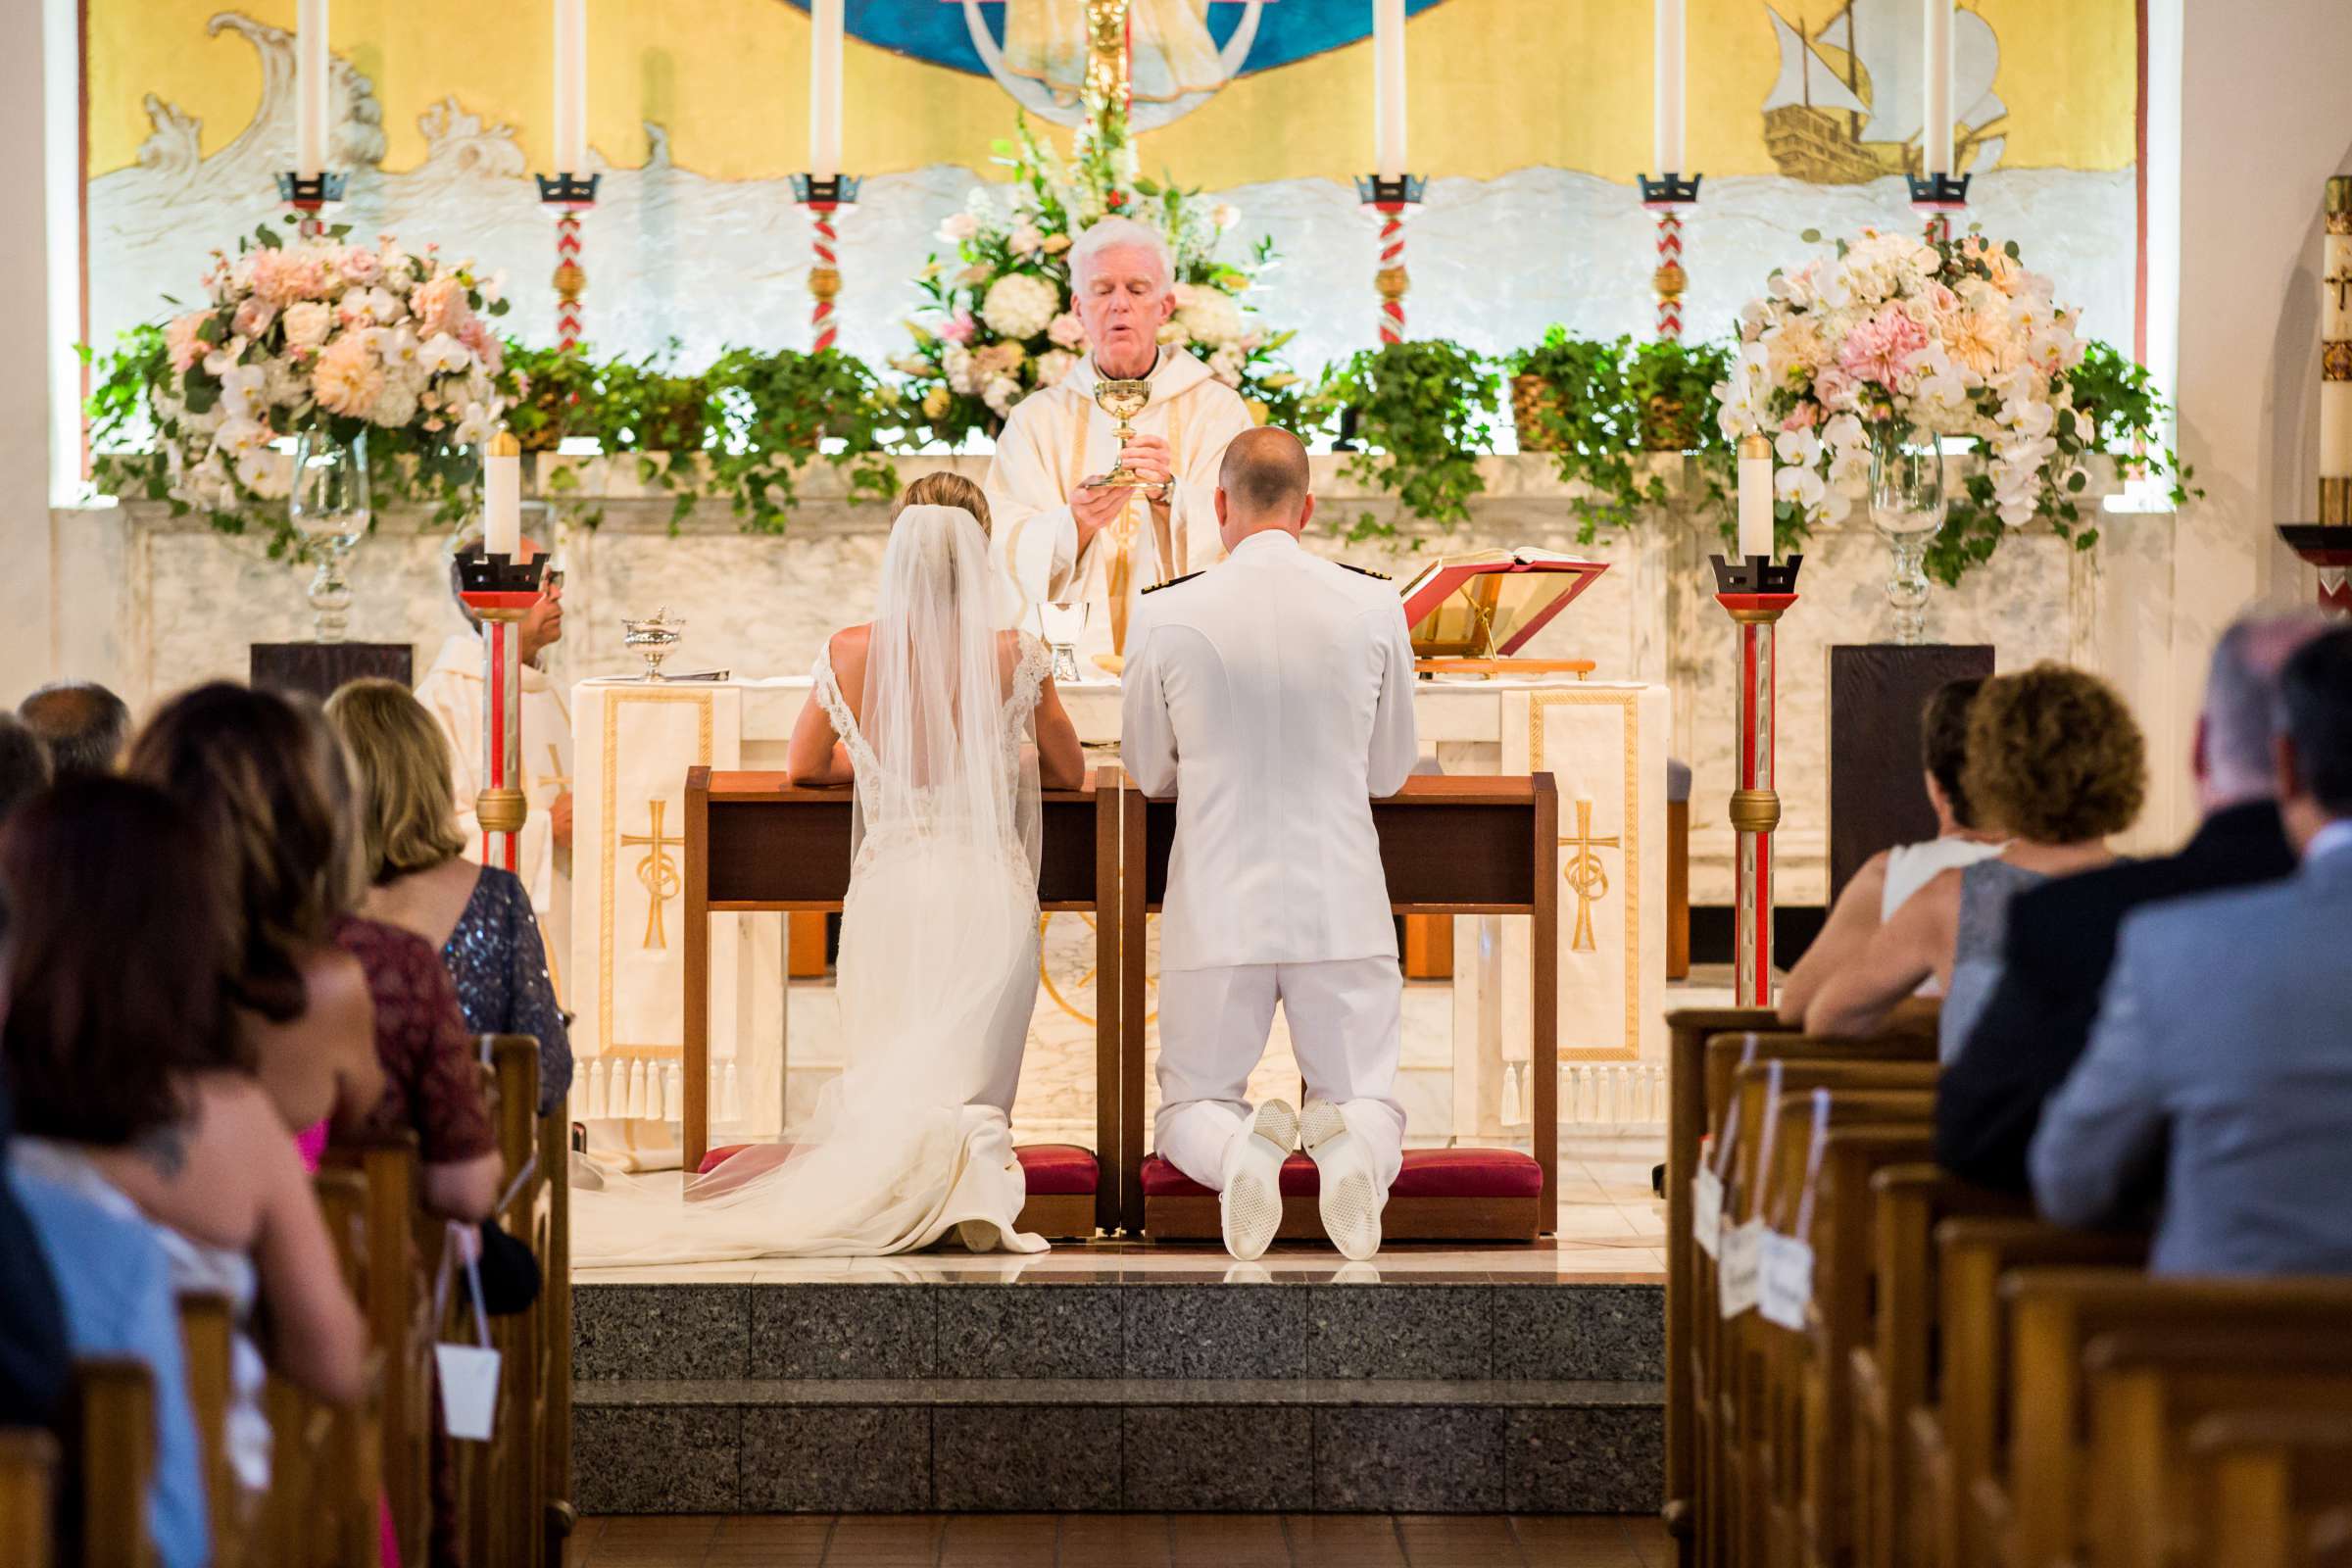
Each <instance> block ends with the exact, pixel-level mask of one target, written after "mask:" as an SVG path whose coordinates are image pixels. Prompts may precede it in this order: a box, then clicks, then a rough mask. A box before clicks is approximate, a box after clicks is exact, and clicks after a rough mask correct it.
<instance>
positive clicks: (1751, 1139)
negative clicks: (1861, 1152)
mask: <svg viewBox="0 0 2352 1568" xmlns="http://www.w3.org/2000/svg"><path fill="white" fill-rule="evenodd" d="M1934 1071H1935V1069H1934V1067H1933V1065H1932V1064H1928V1063H1913V1062H1854V1061H1837V1062H1825V1061H1818V1060H1804V1059H1798V1060H1777V1061H1770V1062H1750V1063H1748V1064H1747V1065H1745V1066H1743V1067H1741V1068H1740V1069H1739V1072H1738V1074H1737V1076H1736V1078H1735V1080H1734V1102H1733V1105H1732V1115H1733V1116H1734V1117H1735V1118H1736V1124H1737V1125H1739V1126H1740V1127H1741V1128H1742V1129H1743V1130H1742V1131H1741V1132H1740V1134H1739V1135H1738V1136H1737V1138H1736V1140H1735V1145H1734V1150H1733V1156H1734V1166H1733V1171H1734V1174H1733V1180H1732V1182H1731V1184H1730V1186H1731V1193H1732V1198H1733V1201H1736V1202H1737V1204H1738V1208H1737V1209H1736V1210H1735V1211H1736V1212H1737V1213H1738V1214H1739V1215H1740V1217H1741V1218H1743V1219H1745V1218H1761V1219H1762V1220H1763V1221H1764V1223H1765V1225H1766V1228H1767V1229H1771V1230H1778V1231H1783V1232H1784V1233H1785V1232H1786V1231H1787V1229H1788V1227H1789V1226H1790V1225H1791V1224H1793V1223H1794V1219H1795V1204H1794V1201H1792V1200H1793V1194H1794V1190H1795V1189H1799V1188H1801V1186H1802V1181H1803V1170H1804V1164H1805V1156H1806V1153H1807V1152H1808V1146H1809V1143H1810V1137H1809V1134H1810V1130H1811V1121H1812V1115H1813V1109H1812V1106H1813V1096H1812V1091H1813V1090H1815V1089H1817V1088H1819V1089H1827V1090H1830V1091H1832V1098H1831V1104H1832V1120H1833V1123H1835V1122H1836V1121H1837V1120H1838V1119H1840V1118H1843V1119H1845V1120H1847V1121H1849V1122H1861V1123H1874V1122H1876V1123H1886V1122H1893V1123H1906V1122H1907V1123H1912V1124H1915V1125H1924V1124H1925V1123H1926V1121H1927V1120H1928V1118H1929V1117H1930V1116H1931V1115H1932V1114H1933V1111H1934V1101H1933V1098H1932V1096H1931V1094H1930V1091H1929V1083H1930V1082H1932V1077H1933V1073H1934ZM1776 1096H1777V1098H1774V1097H1776ZM1767 1129H1769V1132H1768V1131H1767ZM1720 1328H1721V1335H1720V1338H1719V1340H1718V1342H1717V1346H1716V1350H1715V1354H1716V1364H1715V1368H1714V1372H1715V1378H1716V1387H1717V1396H1716V1408H1717V1412H1718V1413H1717V1420H1718V1423H1719V1425H1718V1432H1719V1437H1718V1459H1719V1461H1720V1463H1719V1466H1718V1468H1717V1474H1718V1476H1719V1478H1720V1483H1721V1484H1720V1488H1719V1492H1718V1495H1719V1496H1721V1497H1722V1498H1723V1502H1724V1507H1723V1510H1722V1513H1721V1518H1722V1520H1723V1532H1724V1534H1723V1539H1724V1541H1725V1543H1726V1545H1727V1547H1728V1556H1727V1558H1726V1560H1727V1561H1728V1562H1729V1563H1730V1564H1732V1565H1733V1568H1762V1565H1764V1564H1767V1563H1771V1562H1775V1561H1777V1560H1780V1559H1779V1553H1778V1551H1776V1544H1777V1545H1779V1546H1781V1547H1786V1546H1788V1545H1789V1544H1790V1543H1792V1541H1793V1532H1794V1507H1795V1499H1794V1495H1793V1493H1792V1491H1791V1490H1790V1489H1789V1487H1787V1486H1786V1485H1784V1481H1783V1475H1782V1472H1783V1471H1785V1470H1789V1469H1790V1468H1791V1467H1792V1466H1793V1462H1794V1457H1795V1456H1794V1454H1793V1452H1791V1451H1789V1450H1788V1449H1786V1448H1783V1447H1782V1446H1780V1445H1779V1443H1778V1441H1777V1440H1778V1439H1779V1438H1781V1437H1782V1436H1784V1435H1785V1434H1784V1432H1783V1431H1782V1429H1781V1427H1780V1426H1779V1424H1778V1422H1777V1421H1776V1415H1777V1413H1778V1412H1779V1411H1780V1410H1781V1409H1783V1408H1785V1406H1786V1404H1787V1402H1788V1398H1789V1386H1790V1376H1789V1374H1790V1367H1789V1350H1790V1349H1791V1348H1793V1347H1794V1346H1795V1345H1796V1344H1798V1343H1801V1339H1800V1337H1799V1336H1793V1335H1790V1334H1789V1333H1788V1332H1787V1331H1785V1330H1783V1329H1780V1328H1778V1327H1776V1326H1775V1325H1773V1324H1770V1323H1768V1322H1766V1321H1765V1320H1764V1318H1763V1317H1762V1315H1761V1314H1760V1313H1758V1312H1756V1311H1754V1310H1749V1311H1746V1312H1743V1313H1741V1314H1740V1316H1739V1317H1736V1318H1732V1319H1730V1320H1728V1321H1722V1322H1721V1324H1720ZM1783 1461H1787V1462H1786V1463H1784V1462H1783Z"/></svg>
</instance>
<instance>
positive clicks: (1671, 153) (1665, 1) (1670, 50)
mask: <svg viewBox="0 0 2352 1568" xmlns="http://www.w3.org/2000/svg"><path fill="white" fill-rule="evenodd" d="M1653 52H1654V53H1655V55H1656V59H1657V85H1656V88H1655V89H1654V91H1653V92H1652V93H1651V97H1650V106H1651V107H1650V115H1651V125H1650V149H1651V156H1652V161H1653V162H1654V163H1655V164H1656V165H1657V168H1656V169H1655V170H1653V171H1652V172H1653V173H1658V174H1679V173H1681V172H1684V169H1685V167H1686V166H1685V162H1684V158H1683V150H1684V149H1683V0H1657V25H1656V28H1655V47H1654V51H1653Z"/></svg>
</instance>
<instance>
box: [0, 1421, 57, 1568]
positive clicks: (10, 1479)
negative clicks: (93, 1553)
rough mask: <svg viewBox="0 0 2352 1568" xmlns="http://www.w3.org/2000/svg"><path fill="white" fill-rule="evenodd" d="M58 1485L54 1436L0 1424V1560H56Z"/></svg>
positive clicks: (31, 1566)
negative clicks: (4, 1426)
mask: <svg viewBox="0 0 2352 1568" xmlns="http://www.w3.org/2000/svg"><path fill="white" fill-rule="evenodd" d="M57 1484H58V1451H57V1439H55V1438H53V1437H51V1436H50V1435H49V1434H48V1433H46V1432H42V1431H39V1430H37V1429H34V1428H30V1427H6V1428H0V1562H5V1563H21V1564H23V1565H24V1568H51V1565H52V1564H54V1563H55V1562H56V1560H57Z"/></svg>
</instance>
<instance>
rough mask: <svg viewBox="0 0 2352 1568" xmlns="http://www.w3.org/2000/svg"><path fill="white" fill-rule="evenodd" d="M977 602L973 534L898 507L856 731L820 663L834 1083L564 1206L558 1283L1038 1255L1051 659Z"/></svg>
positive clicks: (953, 513)
mask: <svg viewBox="0 0 2352 1568" xmlns="http://www.w3.org/2000/svg"><path fill="white" fill-rule="evenodd" d="M993 594H994V584H993V581H992V579H991V578H990V575H989V569H988V540H987V537H986V535H984V534H983V533H982V532H981V531H980V526H979V524H978V522H976V521H975V520H974V519H973V517H972V515H971V514H970V513H968V512H965V511H963V510H962V509H961V508H951V507H920V506H918V507H908V508H907V509H906V510H905V511H904V512H902V513H901V514H900V515H899V517H898V519H897V521H896V522H895V523H894V524H893V525H892V530H891V536H890V543H889V546H888V548H887V550H886V551H885V552H884V556H883V562H882V592H881V596H880V600H879V604H878V607H877V610H876V613H875V616H874V622H873V630H872V635H871V640H870V643H869V646H868V652H867V657H866V678H865V691H864V701H863V703H862V704H861V705H859V707H858V710H857V711H855V712H854V711H853V710H852V707H851V705H850V703H849V702H848V701H847V700H846V699H845V698H844V696H843V693H842V690H841V684H840V681H839V680H838V678H837V677H836V676H835V674H834V672H833V665H832V661H831V658H830V654H829V653H825V654H820V655H819V656H818V658H817V662H816V669H815V687H814V690H813V691H812V693H811V694H810V699H809V700H810V701H811V702H813V703H816V704H817V705H819V706H820V707H821V708H822V709H823V710H824V711H825V714H826V716H827V718H828V719H829V720H830V721H831V723H832V726H833V730H834V733H835V734H836V735H837V736H838V737H839V738H840V740H841V742H842V745H843V747H844V749H845V750H846V751H847V753H848V754H849V758H850V762H851V766H852V770H853V772H854V773H855V775H856V780H857V783H856V797H855V799H856V805H855V807H854V809H853V811H852V845H853V851H852V857H853V858H852V861H851V867H850V888H849V894H848V897H847V899H846V900H845V901H844V903H843V906H842V919H841V954H840V961H839V965H838V968H837V971H836V994H837V998H838V1001H839V1004H840V1008H841V1026H842V1038H843V1041H844V1048H845V1051H846V1052H847V1058H848V1059H847V1060H846V1062H845V1063H844V1065H843V1068H842V1072H841V1075H840V1077H839V1078H837V1079H836V1080H835V1081H834V1082H833V1083H831V1084H829V1085H827V1086H826V1088H825V1090H824V1091H823V1093H822V1095H821V1096H820V1097H819V1103H818V1105H817V1108H816V1109H815V1111H814V1112H813V1113H812V1114H811V1115H810V1116H809V1118H808V1119H807V1120H806V1121H805V1122H803V1123H802V1124H800V1125H798V1126H795V1127H792V1128H788V1129H787V1130H786V1133H785V1135H784V1137H783V1139H782V1140H781V1141H779V1142H778V1143H776V1144H774V1145H765V1146H760V1147H759V1148H756V1149H751V1150H746V1151H744V1152H741V1153H739V1154H736V1155H735V1156H734V1157H732V1158H731V1159H729V1160H727V1161H726V1162H725V1163H724V1164H722V1165H720V1166H719V1167H718V1168H717V1169H716V1170H714V1171H712V1172H711V1174H710V1175H708V1176H704V1177H699V1178H698V1177H694V1176H687V1177H685V1178H684V1179H683V1180H682V1181H681V1179H680V1178H679V1177H677V1176H674V1175H673V1176H658V1177H634V1178H629V1179H627V1180H625V1181H622V1182H611V1183H609V1184H608V1185H607V1187H606V1188H605V1189H604V1190H603V1191H601V1192H585V1191H584V1192H579V1193H576V1194H575V1195H574V1196H573V1208H572V1258H573V1261H574V1263H575V1264H577V1265H579V1266H582V1267H596V1266H599V1265H607V1266H610V1265H617V1264H640V1263H670V1262H687V1261H700V1260H708V1259H733V1258H750V1257H765V1256H777V1255H795V1256H816V1255H833V1256H879V1255H883V1254H887V1253H892V1252H904V1251H910V1250H914V1249H917V1248H922V1247H927V1246H930V1245H931V1244H932V1243H934V1242H936V1241H938V1240H939V1239H940V1238H942V1237H943V1236H945V1235H946V1234H947V1233H948V1232H950V1231H951V1230H954V1231H956V1232H957V1233H958V1235H959V1237H960V1238H961V1239H962V1240H963V1241H964V1243H965V1244H966V1245H967V1246H973V1247H978V1248H992V1247H1002V1248H1005V1249H1007V1250H1014V1251H1024V1252H1026V1251H1043V1250H1045V1248H1046V1243H1045V1240H1044V1238H1042V1237H1038V1236H1033V1235H1028V1234H1025V1233H1022V1232H1020V1231H1017V1230H1016V1229H1015V1228H1014V1226H1015V1221H1016V1220H1017V1218H1018V1216H1019V1214H1020V1210H1021V1203H1022V1201H1023V1199H1024V1197H1025V1196H1026V1191H1025V1184H1024V1182H1023V1179H1022V1175H1021V1168H1020V1164H1019V1162H1018V1161H1017V1160H1016V1159H1015V1158H1014V1157H1013V1151H1012V1136H1011V1129H1010V1125H1009V1121H1008V1117H1009V1114H1010V1111H1011V1108H1012V1096H1013V1089H1014V1086H1015V1084H1016V1083H1017V1082H1018V1080H1019V1077H1020V1066H1021V1054H1022V1050H1023V1048H1024V1046H1025V1045H1026V1043H1027V1040H1028V1030H1029V1017H1030V1011H1031V1008H1032V1007H1033V1005H1035V1002H1036V996H1037V941H1038V907H1037V873H1038V857H1039V848H1040V843H1041V834H1040V825H1039V824H1040V818H1039V806H1038V788H1037V754H1036V749H1035V746H1034V744H1033V743H1034V739H1035V736H1034V729H1035V719H1036V709H1037V702H1038V694H1039V691H1040V688H1041V686H1042V685H1043V683H1044V680H1045V677H1046V673H1047V670H1048V668H1049V667H1050V657H1049V655H1048V653H1047V650H1046V648H1045V646H1044V645H1043V644H1042V643H1039V642H1038V641H1036V640H1035V639H1034V638H1031V637H1028V636H1026V635H1017V636H1016V634H1011V633H1005V632H1000V631H999V630H997V627H996V622H995V618H994V615H993V614H992V613H991V610H990V607H991V606H992V604H993V602H994V601H993ZM681 1200H682V1201H681Z"/></svg>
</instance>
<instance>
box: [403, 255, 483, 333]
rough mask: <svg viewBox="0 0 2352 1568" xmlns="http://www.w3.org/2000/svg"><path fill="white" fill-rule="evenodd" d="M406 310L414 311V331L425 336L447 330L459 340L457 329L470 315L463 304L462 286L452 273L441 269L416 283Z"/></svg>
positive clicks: (464, 286)
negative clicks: (421, 281) (415, 324)
mask: <svg viewBox="0 0 2352 1568" xmlns="http://www.w3.org/2000/svg"><path fill="white" fill-rule="evenodd" d="M409 309H410V310H412V311H414V312H416V313H417V331H419V332H421V333H422V334H423V335H425V336H426V337H431V336H432V335H433V334H434V333H435V332H447V333H450V334H451V335H452V336H458V337H459V338H460V341H463V337H462V335H461V334H460V331H459V329H460V328H461V327H463V326H464V325H465V324H466V320H467V319H469V318H470V317H471V315H472V313H471V312H470V311H468V310H467V309H466V285H465V284H464V283H463V282H461V281H459V279H458V276H457V274H456V273H454V272H443V273H441V274H440V275H439V276H438V277H435V278H432V279H431V280H429V281H427V282H423V283H419V284H417V289H416V292H414V293H412V294H411V295H410V296H409Z"/></svg>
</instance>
